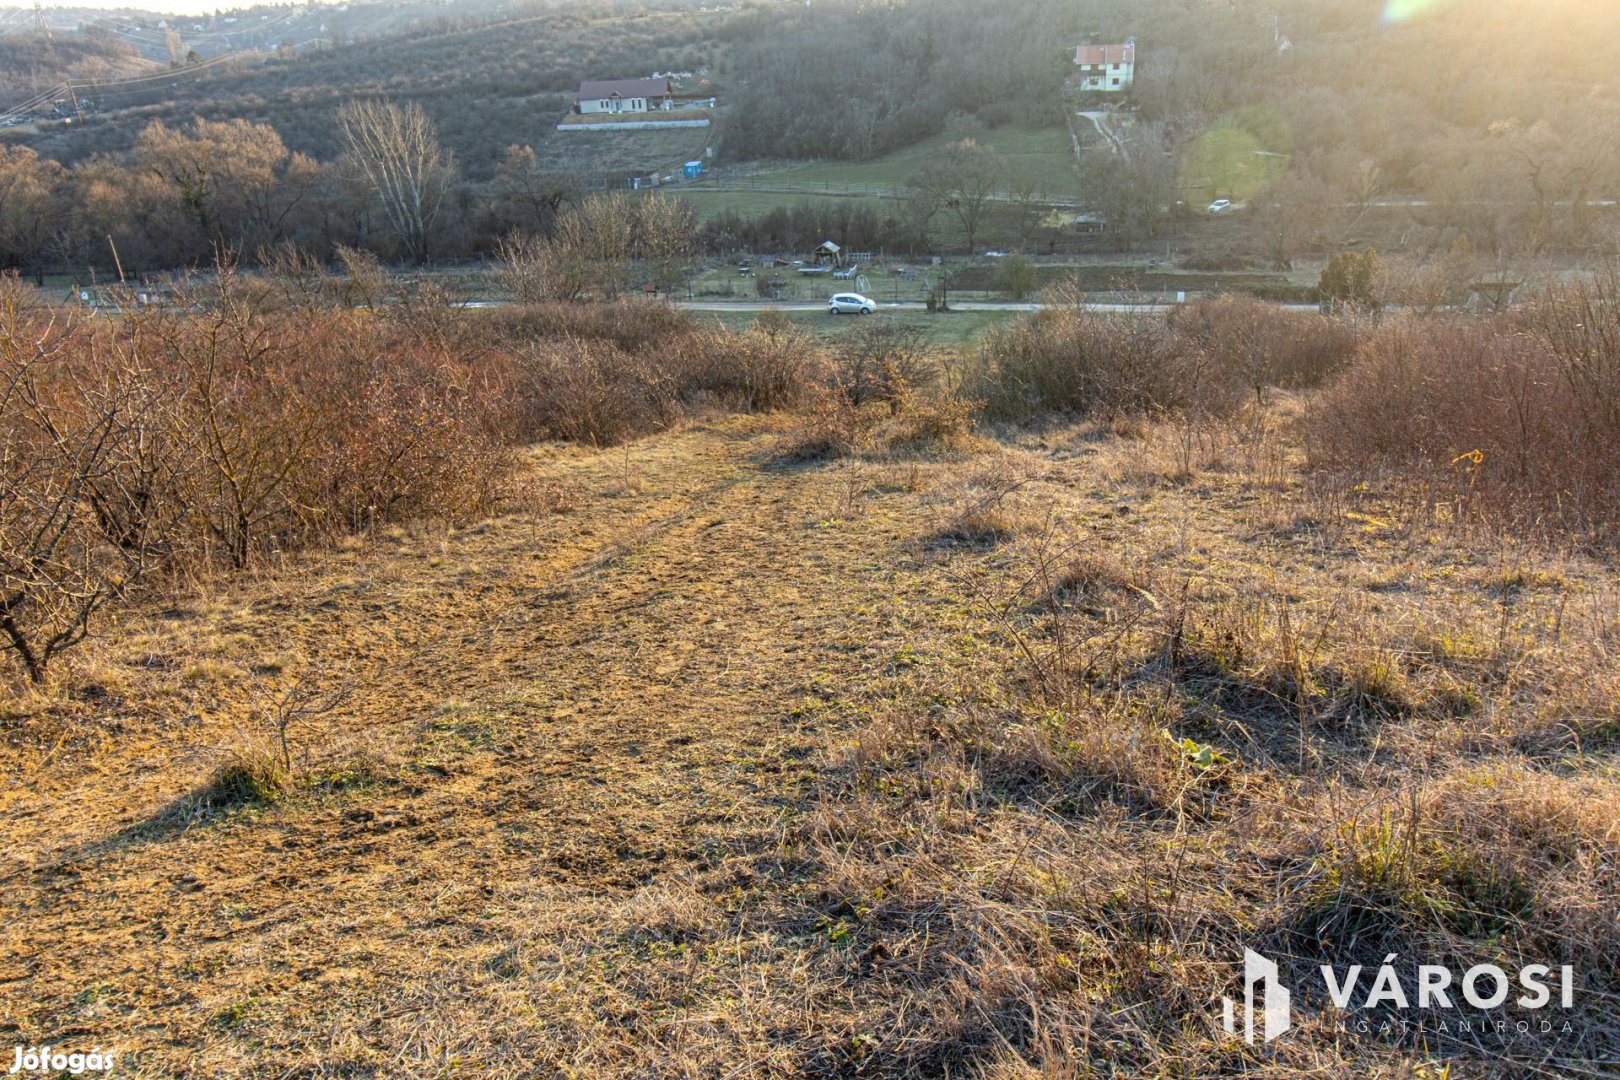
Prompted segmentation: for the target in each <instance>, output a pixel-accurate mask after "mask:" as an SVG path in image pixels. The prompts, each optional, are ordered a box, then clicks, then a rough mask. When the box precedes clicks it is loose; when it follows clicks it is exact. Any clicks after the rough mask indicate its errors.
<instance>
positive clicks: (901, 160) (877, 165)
mask: <svg viewBox="0 0 1620 1080" xmlns="http://www.w3.org/2000/svg"><path fill="white" fill-rule="evenodd" d="M979 141H980V142H981V143H982V144H983V145H984V146H986V147H987V148H988V149H989V150H990V151H992V152H993V153H996V154H999V155H1000V156H1001V157H1002V158H1004V159H1005V160H1006V162H1007V169H1006V173H1005V177H1004V179H1003V183H1002V186H1003V187H1005V186H1006V185H1007V183H1008V181H1011V180H1028V181H1030V182H1032V183H1033V184H1034V185H1035V187H1036V190H1037V191H1040V192H1042V193H1044V194H1047V195H1050V196H1054V197H1057V196H1061V197H1068V196H1071V195H1073V194H1074V192H1075V191H1076V190H1077V188H1078V186H1079V181H1078V179H1077V177H1076V175H1075V161H1074V150H1073V148H1072V146H1071V144H1070V142H1069V133H1068V132H1067V131H1065V130H1064V129H1063V128H1061V127H1050V128H1036V129H1033V130H1031V129H1027V128H1014V127H1007V128H997V129H995V130H994V131H989V132H986V133H985V134H984V136H983V137H982V138H981V139H980V140H979ZM945 142H946V136H944V135H936V136H934V137H933V138H930V139H924V140H923V141H922V142H918V143H914V144H912V145H911V146H908V147H906V148H905V149H903V150H896V151H895V152H894V153H892V154H886V155H884V156H883V157H880V158H878V159H877V160H875V161H866V162H842V161H828V162H818V163H816V164H813V165H802V166H797V167H793V168H786V169H778V170H773V171H771V172H766V173H761V174H759V176H758V178H757V179H758V180H759V181H760V182H761V183H794V184H800V183H802V184H809V185H827V186H830V187H832V188H834V189H836V188H837V187H838V186H839V185H850V186H856V187H862V186H877V187H890V188H900V187H904V186H905V183H906V181H907V180H908V179H910V178H911V176H912V175H914V174H915V173H916V172H917V170H918V169H920V168H922V166H923V165H924V164H925V163H926V162H927V161H928V159H929V157H930V156H932V155H933V154H934V153H936V152H937V151H938V150H939V149H940V147H941V146H943V145H944V144H945Z"/></svg>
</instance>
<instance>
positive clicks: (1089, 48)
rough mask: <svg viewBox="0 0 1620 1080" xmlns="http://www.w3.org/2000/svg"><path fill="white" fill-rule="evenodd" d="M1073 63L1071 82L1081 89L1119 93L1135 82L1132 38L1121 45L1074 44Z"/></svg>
mask: <svg viewBox="0 0 1620 1080" xmlns="http://www.w3.org/2000/svg"><path fill="white" fill-rule="evenodd" d="M1074 66H1075V67H1076V68H1078V69H1079V71H1078V73H1077V74H1076V77H1075V84H1076V86H1077V87H1078V88H1079V89H1081V90H1100V91H1102V92H1103V93H1107V94H1118V93H1122V92H1124V91H1126V90H1129V89H1130V88H1131V83H1133V82H1135V81H1136V39H1135V38H1133V37H1129V38H1126V39H1125V42H1124V44H1122V45H1076V46H1075V47H1074Z"/></svg>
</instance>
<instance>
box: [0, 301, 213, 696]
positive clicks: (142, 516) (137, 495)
mask: <svg viewBox="0 0 1620 1080" xmlns="http://www.w3.org/2000/svg"><path fill="white" fill-rule="evenodd" d="M0 326H3V329H0V442H3V449H0V632H3V634H4V641H3V642H0V648H4V649H5V650H6V651H9V652H11V653H13V654H14V655H15V657H16V659H17V661H18V662H19V663H20V664H21V666H22V669H23V671H24V672H25V673H26V675H27V676H28V678H29V679H30V680H31V681H34V682H40V681H42V680H43V679H44V677H45V672H46V669H47V668H48V667H49V665H50V663H51V661H52V660H53V659H54V658H55V657H56V656H57V655H59V654H60V653H61V652H63V651H64V650H66V649H69V648H71V647H72V646H74V645H76V644H78V643H79V642H80V641H82V640H83V639H84V638H85V636H86V635H87V634H88V633H89V629H90V620H91V618H92V617H93V616H94V615H95V614H96V612H98V611H99V610H100V609H101V608H103V607H105V606H106V605H107V604H109V603H111V602H113V601H115V600H117V599H118V598H120V597H121V596H123V595H124V594H125V593H127V592H128V591H129V590H130V589H132V588H134V587H136V586H137V585H138V584H139V583H140V582H141V580H142V578H143V577H144V576H145V575H146V573H147V571H148V570H149V569H150V568H151V567H152V566H153V565H154V564H155V563H156V562H157V561H158V559H159V557H160V556H161V554H162V553H163V551H164V550H165V548H166V546H167V544H168V543H169V542H170V539H171V535H170V534H171V530H172V529H173V528H174V526H175V515H174V513H173V510H172V507H173V502H172V495H173V491H174V488H175V486H176V482H177V480H178V478H179V475H180V468H181V463H180V461H179V460H178V458H177V456H176V455H175V454H174V453H172V444H171V443H169V441H168V440H167V439H166V438H165V436H164V434H163V433H162V430H161V429H162V428H163V427H164V426H165V421H166V419H167V416H166V410H167V400H166V395H165V394H164V393H163V390H164V387H163V386H162V385H161V383H160V382H159V380H158V379H157V378H155V377H154V375H153V373H152V372H151V371H150V369H148V368H147V367H145V366H144V365H143V364H142V363H141V361H140V360H139V358H131V359H129V360H128V361H127V362H123V363H119V362H113V363H109V364H98V363H95V362H94V360H95V358H94V357H92V358H91V362H85V359H86V358H85V357H84V355H83V354H81V353H80V351H79V350H80V349H82V348H84V347H85V341H84V339H83V337H82V336H81V335H79V334H78V333H77V331H75V330H74V329H73V328H71V327H57V326H55V325H52V324H51V323H49V322H47V321H42V320H36V319H28V318H26V317H21V316H20V315H19V313H18V312H16V311H15V310H14V309H12V310H6V311H3V312H0Z"/></svg>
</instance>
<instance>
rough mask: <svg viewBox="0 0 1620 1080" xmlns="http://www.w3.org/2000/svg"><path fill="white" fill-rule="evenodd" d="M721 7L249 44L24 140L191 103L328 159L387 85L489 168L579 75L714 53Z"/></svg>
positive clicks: (131, 122) (82, 137)
mask: <svg viewBox="0 0 1620 1080" xmlns="http://www.w3.org/2000/svg"><path fill="white" fill-rule="evenodd" d="M715 18H716V17H715V16H701V17H700V16H699V15H698V14H697V13H695V12H694V13H689V14H688V13H683V12H674V13H669V14H655V15H652V16H647V17H643V18H635V19H632V18H628V17H624V16H618V15H612V14H608V13H604V12H600V11H597V10H596V9H594V8H591V7H589V6H585V7H578V6H572V5H543V6H535V7H534V8H532V9H530V10H528V11H526V12H525V13H523V14H521V15H516V16H512V17H504V18H499V19H493V20H483V19H471V18H469V19H466V20H464V21H451V20H448V19H445V20H442V21H437V22H434V23H430V24H427V25H425V26H421V27H417V28H413V29H410V30H406V31H403V32H400V33H393V34H387V35H381V36H377V37H374V38H365V39H360V38H359V37H358V36H357V38H356V39H355V40H352V41H351V42H350V43H348V44H344V45H341V46H339V47H335V48H323V49H318V50H313V51H307V52H304V53H301V54H299V55H297V56H296V57H295V58H293V59H290V60H289V59H277V58H274V57H273V56H267V55H253V56H243V57H242V58H240V59H238V60H236V61H232V62H229V63H225V64H223V65H222V66H220V67H216V68H211V69H209V70H206V71H201V72H198V73H191V72H189V71H187V70H185V69H182V70H181V71H180V72H178V73H177V76H176V78H175V79H174V80H172V81H163V82H160V83H155V84H149V85H145V84H143V85H141V86H138V87H133V88H129V89H112V90H103V89H99V88H92V89H91V90H90V91H89V92H88V93H89V96H91V97H93V98H94V99H95V100H96V109H95V110H94V111H93V112H92V114H91V115H89V116H87V117H86V118H85V120H84V122H83V123H80V124H77V125H57V126H55V127H53V128H51V129H50V130H48V131H46V132H43V133H41V134H39V135H37V136H32V137H30V138H29V140H28V145H31V146H33V147H34V148H35V149H36V150H38V151H39V152H40V153H42V154H45V155H48V156H51V157H55V158H57V159H58V160H61V161H64V162H68V163H72V162H77V161H81V160H83V159H85V158H87V157H89V156H90V155H93V154H97V153H114V154H118V153H124V152H127V151H128V150H129V149H130V147H131V146H132V145H133V142H134V139H135V136H136V135H137V134H138V133H139V131H140V130H141V128H143V127H144V126H145V125H146V124H148V123H150V122H152V121H153V120H162V121H163V122H165V123H166V124H169V125H171V126H178V125H183V124H184V123H186V122H187V121H189V120H190V119H191V118H192V117H194V116H201V117H204V118H207V119H231V118H237V117H241V118H245V119H248V120H251V121H252V122H255V123H264V124H269V125H270V126H272V127H274V128H275V129H276V131H277V132H279V133H280V135H281V137H282V139H283V141H284V142H285V143H286V144H287V146H288V147H289V148H290V149H291V150H294V151H296V152H300V153H304V154H308V155H311V156H313V157H315V158H317V159H320V160H329V159H331V158H333V157H335V156H336V154H337V128H336V123H335V120H334V117H335V115H336V112H337V109H338V106H339V105H341V104H342V103H343V102H344V101H346V100H348V99H349V98H351V97H356V96H371V95H377V96H387V97H392V98H396V99H398V100H401V101H411V102H415V103H417V104H420V105H421V106H422V107H423V108H424V109H425V110H427V112H428V114H429V115H430V116H431V117H432V118H433V119H434V121H435V122H436V123H437V125H438V128H439V131H440V133H441V137H442V138H443V141H444V143H445V144H446V146H447V147H448V148H449V149H450V150H452V151H453V152H454V153H455V154H456V156H457V158H458V159H459V161H460V162H461V164H462V167H463V170H464V171H465V173H466V175H467V176H468V177H469V178H470V179H473V180H487V179H488V178H489V177H490V175H491V174H492V173H493V171H494V168H495V165H496V163H497V162H498V160H499V157H500V154H501V152H502V151H503V150H504V149H505V148H506V147H507V146H509V145H511V144H513V143H519V144H525V145H531V146H535V147H537V148H538V147H540V146H541V145H543V144H544V143H546V142H547V140H548V139H550V137H551V135H552V134H553V128H554V127H555V125H556V123H557V121H558V119H560V118H561V117H562V116H563V115H564V114H565V113H566V112H567V111H568V109H569V107H570V106H571V104H572V102H573V92H574V90H575V89H576V88H577V86H578V84H579V82H580V81H581V80H582V79H585V78H590V77H603V76H608V77H612V76H616V75H625V74H631V75H633V74H641V73H645V72H648V71H652V70H655V69H660V68H661V69H663V70H671V69H675V70H685V71H695V70H697V69H699V68H707V67H709V66H712V65H713V64H714V63H716V61H717V55H718V49H717V46H716V45H715V44H714V43H713V42H712V41H710V40H709V39H708V35H707V32H706V30H705V27H706V26H707V25H710V24H712V22H713V21H714V19H715ZM703 89H705V90H709V89H710V88H709V87H708V86H705V87H703ZM0 104H3V103H0ZM648 156H649V157H650V158H651V159H652V160H650V161H649V162H648V163H647V165H646V168H648V169H650V168H651V167H653V166H656V165H658V164H662V163H663V161H664V158H663V157H662V154H661V151H654V152H652V153H651V154H650V155H648ZM613 167H614V168H617V167H618V165H617V160H616V159H615V161H614V163H613Z"/></svg>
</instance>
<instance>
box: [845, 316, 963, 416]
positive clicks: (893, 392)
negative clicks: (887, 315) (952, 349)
mask: <svg viewBox="0 0 1620 1080" xmlns="http://www.w3.org/2000/svg"><path fill="white" fill-rule="evenodd" d="M832 361H833V362H832V379H833V384H834V385H835V386H836V387H837V388H838V391H839V392H840V393H842V394H844V395H845V396H846V397H848V398H849V399H850V402H851V403H852V404H855V405H862V404H865V403H866V402H868V401H884V402H888V403H890V404H891V405H892V406H898V403H899V400H900V398H901V397H902V396H903V395H904V394H905V393H906V391H907V390H911V389H926V388H928V387H930V386H931V385H932V384H933V383H934V382H935V381H936V379H937V378H938V375H939V369H938V365H937V364H936V363H935V360H934V356H933V350H932V349H931V348H930V347H929V343H928V337H927V335H926V333H924V331H923V330H922V328H921V327H916V326H904V325H902V324H900V323H896V322H888V321H883V322H871V321H868V322H867V323H866V324H865V325H863V326H861V327H860V328H859V329H858V330H856V331H855V333H853V334H851V335H849V336H848V337H846V338H844V339H842V340H841V341H840V342H839V344H838V347H837V348H836V349H834V350H833V355H832Z"/></svg>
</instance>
